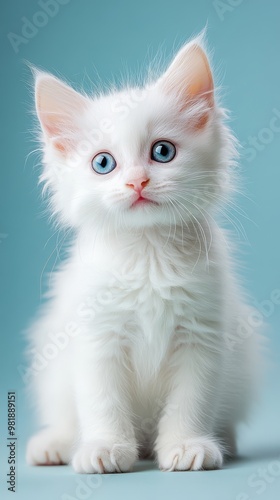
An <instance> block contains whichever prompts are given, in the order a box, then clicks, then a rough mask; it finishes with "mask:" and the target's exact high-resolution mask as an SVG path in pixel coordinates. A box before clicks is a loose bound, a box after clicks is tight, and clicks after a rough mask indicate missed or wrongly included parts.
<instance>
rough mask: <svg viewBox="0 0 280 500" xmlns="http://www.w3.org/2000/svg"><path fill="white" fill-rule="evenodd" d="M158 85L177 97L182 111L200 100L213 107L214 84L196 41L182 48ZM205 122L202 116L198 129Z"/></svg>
mask: <svg viewBox="0 0 280 500" xmlns="http://www.w3.org/2000/svg"><path fill="white" fill-rule="evenodd" d="M160 84H161V86H162V88H163V89H164V91H165V92H167V93H173V94H176V95H177V96H178V98H179V100H180V101H181V107H182V109H185V108H187V107H188V106H189V105H190V104H191V103H193V102H195V101H197V100H201V99H203V100H204V102H206V103H207V106H208V107H209V108H211V107H213V105H214V83H213V77H212V73H211V69H210V65H209V62H208V59H207V56H206V54H205V52H204V50H203V49H202V48H201V46H200V45H199V43H198V42H197V41H193V42H190V43H188V44H186V45H185V46H184V47H182V49H181V50H180V51H179V52H178V54H177V55H176V57H175V58H174V60H173V61H172V63H171V65H170V66H169V68H168V69H167V71H166V72H165V73H164V75H163V76H162V77H161V79H160ZM206 121H207V117H206V116H204V118H203V119H201V120H200V123H199V127H202V126H203V125H204V124H205V123H206Z"/></svg>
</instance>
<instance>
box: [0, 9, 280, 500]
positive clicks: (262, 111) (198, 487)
mask: <svg viewBox="0 0 280 500" xmlns="http://www.w3.org/2000/svg"><path fill="white" fill-rule="evenodd" d="M43 3H44V2H43ZM218 5H219V6H218ZM1 10H2V13H1V36H2V39H1V55H2V59H1V60H2V63H1V70H2V71H1V82H0V83H1V124H2V127H1V128H2V134H1V135H2V139H3V140H2V155H1V157H2V158H1V188H2V193H1V199H0V203H1V212H0V214H1V215H0V216H1V219H0V253H1V285H2V287H1V288H2V293H3V300H1V323H0V325H1V366H0V368H1V372H2V374H1V403H0V408H1V416H0V418H1V421H0V426H1V427H0V441H1V443H0V444H1V446H0V448H1V478H2V479H5V474H6V472H7V470H6V450H5V446H6V440H5V439H6V426H7V424H6V413H5V412H6V393H7V391H8V390H10V389H12V390H16V391H17V396H18V435H19V463H18V475H19V477H18V489H17V493H16V497H17V498H19V499H20V500H25V499H28V500H29V499H32V498H42V499H44V498H46V499H47V498H48V499H50V498H51V499H56V498H57V499H62V498H63V494H66V493H68V494H69V495H72V497H74V498H78V497H77V496H76V493H75V488H76V480H77V478H76V477H74V475H73V474H72V471H71V469H70V468H67V467H64V468H35V469H30V468H27V467H26V466H25V464H24V462H23V452H24V446H25V441H26V436H27V435H28V434H29V433H30V432H31V430H32V428H33V425H34V424H33V422H32V420H33V418H32V416H33V410H32V409H31V410H30V407H28V405H27V403H26V395H25V387H24V384H23V382H22V379H21V377H20V375H19V373H18V366H19V365H22V364H24V359H23V354H22V353H23V350H24V346H25V342H24V337H23V336H22V335H21V332H22V330H23V329H24V328H25V327H26V325H27V324H28V321H29V320H30V318H31V317H32V315H34V313H35V311H36V309H37V306H38V305H39V303H40V301H41V298H40V297H41V291H42V290H44V286H45V284H46V282H47V272H49V271H51V270H52V269H53V267H54V266H55V264H56V261H57V259H58V256H57V251H56V245H57V242H58V241H59V240H57V235H55V234H54V231H53V229H52V228H51V227H50V226H49V225H48V224H47V217H45V216H44V209H45V207H44V205H43V204H42V201H41V198H40V190H39V188H38V187H37V180H38V171H39V170H38V168H37V167H36V164H37V162H38V155H37V154H31V155H30V156H28V155H29V153H30V152H31V151H33V150H34V149H35V148H36V142H34V140H33V139H34V137H33V130H34V120H33V118H32V105H33V103H32V88H31V84H32V79H31V76H30V72H29V70H28V68H27V67H26V65H25V64H24V61H25V60H27V61H30V62H31V63H32V64H35V65H38V66H39V67H41V68H44V69H47V70H49V71H52V72H54V73H56V74H59V75H64V77H65V78H66V79H67V80H68V81H71V82H73V84H74V85H77V86H78V87H79V86H81V85H84V87H85V88H86V89H89V88H90V85H89V78H90V79H91V80H93V81H99V80H101V81H103V82H106V83H108V82H110V81H112V79H113V78H114V79H115V78H117V79H118V78H120V76H121V75H122V73H124V72H125V73H126V72H127V69H129V72H130V73H132V74H133V73H135V72H139V68H140V69H141V68H142V69H144V68H145V67H146V66H147V62H148V60H149V59H150V58H152V57H153V56H154V55H155V54H156V52H157V51H158V49H161V53H162V54H163V59H164V60H166V61H167V60H168V59H169V58H170V56H171V54H172V53H173V52H174V49H176V48H177V47H179V46H180V44H181V43H182V42H184V41H185V40H186V39H187V38H189V37H190V36H191V35H192V34H197V33H198V32H199V31H200V30H201V29H202V28H203V27H204V26H205V24H206V22H208V41H209V46H210V48H213V49H214V53H213V60H214V63H215V67H216V74H217V76H218V80H219V83H222V86H223V89H224V92H223V93H224V104H225V106H226V107H228V108H229V109H230V110H231V111H232V115H231V116H232V127H233V130H234V132H235V134H236V135H237V137H238V138H239V140H240V142H241V143H242V144H243V146H244V150H243V156H242V158H241V162H240V163H241V171H242V183H243V186H244V188H245V194H246V196H239V197H238V199H237V203H238V205H239V207H240V208H241V209H242V210H244V211H245V213H246V215H247V218H246V217H242V216H240V215H238V219H239V225H240V223H241V224H242V225H243V227H244V230H245V232H246V234H247V238H248V241H249V243H248V244H245V243H244V239H243V238H242V237H238V235H237V234H236V239H237V241H238V243H239V245H240V248H241V252H240V254H241V257H242V261H243V263H244V266H243V268H242V278H243V281H244V282H245V283H246V286H247V289H248V290H249V291H250V293H251V295H252V296H253V297H255V298H256V300H257V301H258V302H261V301H263V300H268V299H269V298H270V295H271V293H272V291H273V290H274V289H278V288H280V268H279V244H280V230H279V229H280V228H279V185H280V168H279V167H280V165H279V152H280V151H279V149H280V148H279V138H280V132H276V131H274V132H273V131H269V130H268V131H267V130H266V131H264V129H269V128H271V124H272V126H273V122H271V120H272V118H273V117H274V116H276V114H275V111H274V110H275V109H276V110H278V111H276V113H277V112H278V113H279V116H280V92H279V89H280V85H279V84H280V69H279V48H280V47H279V42H280V30H279V21H280V15H279V14H280V5H279V2H278V1H277V0H269V1H264V0H263V1H261V0H243V1H242V0H241V1H240V0H239V1H238V0H224V1H223V0H222V1H220V2H215V1H211V0H209V1H207V0H196V1H186V0H185V1H183V0H173V1H172V2H171V1H167V0H161V1H159V0H149V1H148V0H142V1H141V2H138V1H137V2H136V1H133V0H119V1H113V0H102V1H100V0H96V1H93V0H82V1H81V0H80V1H78V0H69V2H68V3H67V2H66V5H60V7H59V12H58V13H57V15H56V16H54V17H53V18H52V17H49V19H48V22H47V24H46V25H45V26H44V27H42V28H40V29H38V33H37V34H36V35H35V36H34V37H32V38H30V39H29V40H28V43H24V44H23V43H22V44H21V45H19V52H18V53H15V51H14V50H13V48H12V46H11V43H10V41H9V39H8V37H7V35H8V34H9V33H11V32H13V33H16V34H18V35H21V31H22V26H23V21H22V18H23V17H26V18H27V19H28V20H30V21H32V18H33V17H34V15H35V19H36V15H37V12H38V11H40V10H42V9H41V7H40V6H39V2H38V1H34V0H30V1H28V0H10V1H9V2H7V3H6V2H2V6H1ZM41 20H42V19H41ZM87 75H88V76H89V78H88V76H87ZM275 124H276V125H277V127H279V126H280V118H279V117H278V119H277V122H275ZM251 136H253V137H257V136H259V139H258V141H259V142H258V143H259V144H260V146H258V148H259V149H261V150H260V151H257V150H256V149H255V153H254V152H252V151H251V152H249V150H248V147H249V141H250V137H251ZM252 156H254V158H253V159H251V157H252ZM250 160H251V161H250ZM231 215H234V212H231ZM235 215H236V214H235ZM279 318H280V306H279V305H275V307H274V309H273V311H272V310H271V313H270V314H269V317H268V318H267V320H268V323H269V328H268V337H269V349H270V353H269V354H268V358H269V360H270V363H271V364H270V366H269V368H268V370H267V375H266V377H265V383H264V386H263V388H262V391H261V397H260V401H259V403H258V405H257V407H256V409H255V411H254V412H253V415H252V418H251V422H250V427H249V429H242V430H241V438H240V450H241V454H242V455H243V457H244V458H243V459H242V460H239V461H237V462H235V463H234V464H231V465H230V466H228V468H227V469H225V470H223V471H215V472H209V473H186V474H184V473H176V474H163V473H160V472H158V471H156V470H154V467H153V466H152V465H151V464H148V465H146V464H140V465H139V466H138V468H137V469H136V472H135V473H133V474H129V475H123V476H119V475H116V476H111V475H108V476H106V477H103V478H102V484H101V485H100V487H99V488H95V489H92V490H91V493H88V496H86V493H85V496H84V498H108V499H109V498H115V499H118V498H123V497H124V495H126V496H127V497H130V496H134V498H136V499H138V498H139V499H140V498H143V497H146V498H148V499H149V498H154V497H159V498H160V497H162V498H168V497H170V496H171V495H172V496H177V497H178V498H179V497H183V498H190V496H193V497H195V498H198V499H200V498H207V499H208V498H215V499H223V500H224V499H225V498H227V499H234V500H248V499H249V498H250V499H255V498H265V499H266V500H267V499H274V498H277V492H278V493H279V492H280V469H279V467H280V431H279V423H278V421H280V419H279V417H280V404H279V375H280V369H279V353H280V340H279ZM3 447H4V449H3ZM2 455H3V456H2ZM275 460H276V461H277V462H276V465H275V464H274V469H273V465H271V464H273V461H274V462H275ZM277 464H278V469H279V474H278V475H277V473H275V474H274V476H272V475H271V474H270V476H269V477H270V481H269V480H268V479H267V480H262V481H264V483H263V484H264V488H265V489H264V491H263V492H261V494H260V495H259V494H258V491H260V490H261V486H260V484H259V486H250V485H249V484H248V481H250V477H251V475H252V474H255V475H256V477H257V476H258V475H259V474H260V472H259V468H260V467H262V468H264V469H265V470H266V471H268V470H270V469H269V468H271V467H272V469H271V470H274V472H275V471H276V472H277ZM146 467H148V469H149V470H148V471H146V472H144V469H145V468H146ZM271 478H272V479H271ZM82 479H83V481H86V478H85V477H83V478H82ZM253 481H254V478H253ZM1 487H2V488H4V489H3V492H4V496H2V498H9V497H10V495H12V494H11V493H10V494H8V493H7V491H6V487H5V484H4V486H3V484H2V486H1ZM243 493H244V495H245V496H243V497H242V494H243ZM238 495H241V496H238ZM246 495H248V496H247V497H246ZM65 498H67V497H65Z"/></svg>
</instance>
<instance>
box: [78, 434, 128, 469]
mask: <svg viewBox="0 0 280 500" xmlns="http://www.w3.org/2000/svg"><path fill="white" fill-rule="evenodd" d="M136 460H137V447H136V445H135V444H134V443H117V442H116V443H114V444H112V443H107V442H105V441H92V442H89V443H85V444H81V445H80V447H79V448H78V450H77V451H76V453H75V454H74V457H73V460H72V465H73V468H74V470H75V472H78V473H80V474H83V473H84V474H94V473H96V474H105V473H106V472H128V471H130V470H131V469H132V466H133V464H134V463H135V461H136Z"/></svg>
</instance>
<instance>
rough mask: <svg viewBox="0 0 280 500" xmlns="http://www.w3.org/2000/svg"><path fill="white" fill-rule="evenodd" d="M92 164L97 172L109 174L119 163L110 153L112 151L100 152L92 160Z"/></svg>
mask: <svg viewBox="0 0 280 500" xmlns="http://www.w3.org/2000/svg"><path fill="white" fill-rule="evenodd" d="M91 166H92V168H93V170H94V171H95V172H97V174H103V175H104V174H109V173H110V172H112V170H114V168H116V166H117V163H116V160H115V158H114V157H113V156H112V155H110V153H99V154H98V155H96V156H95V157H94V158H93V160H92V162H91Z"/></svg>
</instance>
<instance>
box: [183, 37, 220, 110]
mask: <svg viewBox="0 0 280 500" xmlns="http://www.w3.org/2000/svg"><path fill="white" fill-rule="evenodd" d="M192 52H193V54H190V60H189V64H190V67H191V73H192V74H191V75H190V83H189V85H187V92H188V95H189V96H191V98H199V97H204V98H205V99H207V100H208V102H209V105H211V106H213V104H214V96H213V91H214V82H213V77H212V73H211V70H210V66H209V63H208V60H207V57H206V55H205V53H204V52H203V50H202V49H201V48H200V47H199V46H195V47H194V49H193V51H192Z"/></svg>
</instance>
